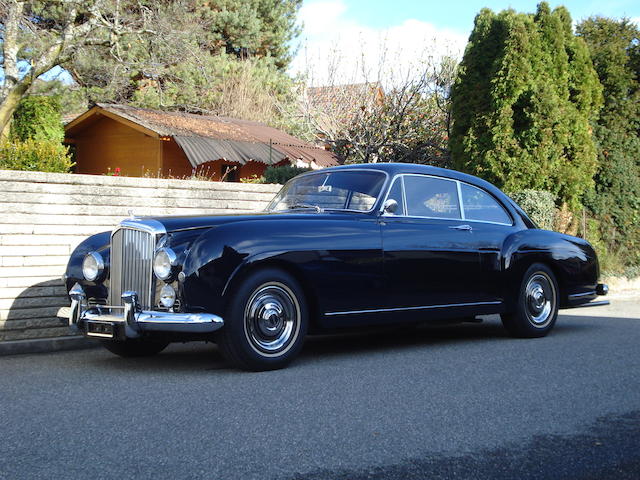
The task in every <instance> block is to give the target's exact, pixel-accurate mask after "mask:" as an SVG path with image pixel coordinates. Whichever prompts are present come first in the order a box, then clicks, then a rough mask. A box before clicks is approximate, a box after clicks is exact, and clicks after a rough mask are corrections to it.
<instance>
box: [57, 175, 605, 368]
mask: <svg viewBox="0 0 640 480" xmlns="http://www.w3.org/2000/svg"><path fill="white" fill-rule="evenodd" d="M598 276H599V270H598V260H597V258H596V254H595V252H594V250H593V248H592V247H591V245H589V243H588V242H587V241H585V240H583V239H580V238H576V237H572V236H569V235H564V234H560V233H556V232H551V231H547V230H540V229H538V228H537V227H536V226H535V224H534V223H533V222H532V221H531V219H529V217H528V216H527V215H526V214H525V213H524V212H523V211H522V209H521V208H520V207H519V206H518V205H517V204H515V203H514V202H513V201H512V200H511V199H510V198H509V197H508V196H506V195H505V194H504V193H502V192H501V191H500V190H498V189H497V188H496V187H494V186H493V185H491V184H489V183H487V182H485V181H483V180H481V179H479V178H476V177H473V176H471V175H466V174H463V173H459V172H456V171H452V170H445V169H440V168H435V167H428V166H423V165H414V164H387V163H379V164H367V165H350V166H341V167H334V168H328V169H324V170H319V171H315V172H310V173H306V174H304V175H300V176H298V177H296V178H294V179H293V180H291V181H290V182H288V183H287V184H286V185H285V186H284V187H283V188H282V190H281V191H280V193H279V194H278V195H277V196H276V197H275V198H274V200H273V201H272V202H271V203H270V205H269V206H268V207H267V209H266V210H265V211H264V212H261V213H256V214H247V215H215V216H180V217H155V218H150V217H149V218H147V217H144V218H133V219H129V220H125V221H123V222H121V223H120V225H118V226H117V227H116V229H115V230H113V232H104V233H100V234H97V235H94V236H92V237H90V238H88V239H87V240H85V241H84V242H83V243H82V244H80V245H79V246H78V248H77V249H76V250H75V251H74V252H73V254H72V255H71V259H70V260H69V264H68V267H67V271H66V274H65V280H66V285H67V288H68V290H69V296H70V298H71V308H70V309H68V312H67V314H66V316H68V319H69V320H68V321H69V325H70V326H71V328H72V329H74V330H79V331H80V332H82V333H84V334H85V335H87V336H90V337H98V338H101V339H103V341H104V345H105V347H106V348H108V349H109V350H110V351H112V352H114V353H116V354H118V355H122V356H143V355H152V354H155V353H158V352H160V351H161V350H162V349H163V348H164V347H166V345H167V344H168V343H169V342H172V341H189V340H207V341H214V342H216V343H217V344H218V345H219V347H220V349H221V350H222V352H223V353H224V355H225V356H226V357H227V358H228V360H229V361H230V362H232V363H233V364H234V365H237V366H238V367H241V368H245V369H251V370H267V369H274V368H280V367H283V366H285V365H286V364H288V363H289V362H290V361H291V360H292V359H293V358H295V356H296V355H297V354H298V352H299V351H300V349H301V347H302V343H303V340H304V337H305V335H307V334H308V333H326V332H335V331H339V330H340V329H344V328H348V327H349V328H353V327H360V326H362V327H364V326H371V325H401V324H411V323H422V322H429V321H433V320H438V321H442V320H451V321H460V320H461V319H469V318H472V317H475V316H476V315H483V314H500V315H501V317H502V320H503V323H504V326H505V328H506V329H507V330H508V331H509V333H510V334H512V335H514V336H518V337H542V336H544V335H546V334H547V333H549V331H550V330H551V329H552V328H553V326H554V324H555V322H556V318H557V315H558V309H559V308H567V307H574V306H581V305H585V304H587V305H595V304H603V303H607V302H596V301H594V300H595V299H596V297H597V296H598V295H605V294H606V293H607V287H606V285H603V284H599V283H598Z"/></svg>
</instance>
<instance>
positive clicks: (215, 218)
mask: <svg viewBox="0 0 640 480" xmlns="http://www.w3.org/2000/svg"><path fill="white" fill-rule="evenodd" d="M354 215H363V213H353V212H323V213H317V212H315V211H305V212H284V213H283V212H277V213H275V212H273V213H272V212H269V213H268V212H258V213H245V214H221V215H185V216H167V217H136V218H133V219H127V220H124V221H123V222H122V223H121V224H120V225H122V226H132V227H142V228H143V229H155V230H160V231H162V230H164V231H166V232H167V233H171V232H179V231H182V230H193V229H202V228H211V227H216V226H219V225H224V224H226V223H235V222H247V221H255V220H261V221H269V220H283V219H285V218H286V219H292V220H294V219H309V220H313V219H332V220H338V219H340V218H353V216H354Z"/></svg>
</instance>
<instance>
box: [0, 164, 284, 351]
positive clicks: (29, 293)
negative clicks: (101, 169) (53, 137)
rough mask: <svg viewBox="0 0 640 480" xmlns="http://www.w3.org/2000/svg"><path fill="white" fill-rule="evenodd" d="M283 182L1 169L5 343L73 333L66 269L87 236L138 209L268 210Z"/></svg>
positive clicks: (0, 324)
mask: <svg viewBox="0 0 640 480" xmlns="http://www.w3.org/2000/svg"><path fill="white" fill-rule="evenodd" d="M278 189H279V186H278V185H254V184H242V183H220V182H204V181H194V180H165V179H155V178H129V177H107V176H95V175H72V174H60V173H41V172H18V171H8V170H0V342H1V341H8V340H22V339H28V338H47V337H57V336H62V335H67V334H68V330H67V328H66V327H63V326H60V323H59V321H58V319H57V317H56V316H55V314H56V312H57V311H58V309H59V308H60V307H61V306H68V299H67V297H66V294H65V291H64V288H63V286H62V281H61V280H60V277H61V276H62V274H63V272H64V269H65V266H66V263H67V260H68V258H69V254H70V253H71V251H72V250H73V249H74V248H75V247H76V245H77V244H78V243H80V242H81V241H82V240H83V239H84V238H86V237H87V236H89V235H92V234H94V233H98V232H103V231H105V230H111V229H112V228H113V227H114V225H116V224H118V223H119V222H120V220H122V219H124V218H126V217H128V216H129V212H130V211H131V210H133V212H134V213H135V214H136V215H185V214H186V215H189V214H203V213H207V214H211V213H229V212H243V211H252V210H260V209H262V208H264V207H265V206H266V204H267V203H268V202H269V200H271V199H272V198H273V196H274V195H275V193H276V192H277V191H278Z"/></svg>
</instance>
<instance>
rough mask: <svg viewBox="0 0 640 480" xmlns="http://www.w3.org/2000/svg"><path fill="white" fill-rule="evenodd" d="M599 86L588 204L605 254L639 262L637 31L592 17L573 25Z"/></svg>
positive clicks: (626, 23) (639, 79) (624, 23)
mask: <svg viewBox="0 0 640 480" xmlns="http://www.w3.org/2000/svg"><path fill="white" fill-rule="evenodd" d="M577 32H578V35H580V36H581V37H582V38H583V39H584V40H585V42H586V43H587V45H588V47H589V50H590V53H591V57H592V59H593V63H594V66H595V69H596V71H597V73H598V76H599V78H600V82H601V83H602V85H603V87H604V99H605V102H604V107H603V109H602V111H601V115H600V118H599V119H598V121H597V124H596V125H595V128H594V134H595V137H596V140H597V147H598V160H599V167H598V172H597V174H596V177H595V181H596V187H595V195H590V196H589V197H588V198H587V199H586V200H587V201H586V202H585V203H586V204H587V206H588V207H589V208H590V209H591V210H592V212H593V213H595V214H596V215H597V216H598V218H599V220H600V230H601V232H600V233H601V236H602V237H603V239H606V242H605V243H606V247H607V249H608V250H609V251H613V252H618V255H619V256H620V258H622V259H624V260H625V263H627V264H634V263H635V264H638V263H640V62H639V61H638V60H639V59H640V46H639V41H640V29H638V27H637V26H636V25H634V24H633V23H631V22H630V21H629V20H627V19H622V20H614V19H609V18H603V17H592V18H588V19H586V20H584V21H582V22H581V23H580V24H579V25H578V27H577Z"/></svg>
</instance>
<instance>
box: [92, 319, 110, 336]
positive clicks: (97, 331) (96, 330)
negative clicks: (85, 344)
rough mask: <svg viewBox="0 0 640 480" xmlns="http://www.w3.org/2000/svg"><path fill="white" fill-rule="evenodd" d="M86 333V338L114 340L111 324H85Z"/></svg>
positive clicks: (93, 322) (94, 322)
mask: <svg viewBox="0 0 640 480" xmlns="http://www.w3.org/2000/svg"><path fill="white" fill-rule="evenodd" d="M86 332H87V336H88V337H100V338H114V328H113V323H109V322H96V321H91V320H90V321H88V322H86Z"/></svg>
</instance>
